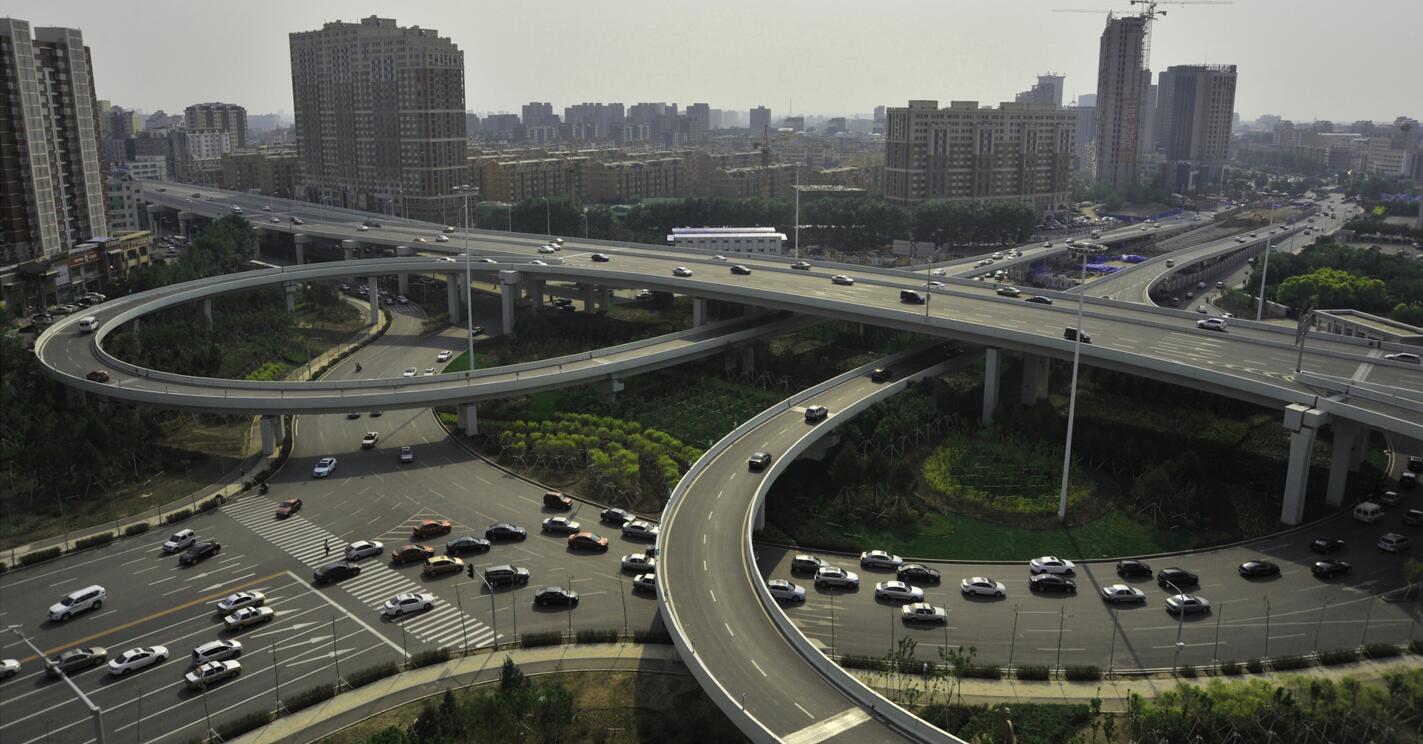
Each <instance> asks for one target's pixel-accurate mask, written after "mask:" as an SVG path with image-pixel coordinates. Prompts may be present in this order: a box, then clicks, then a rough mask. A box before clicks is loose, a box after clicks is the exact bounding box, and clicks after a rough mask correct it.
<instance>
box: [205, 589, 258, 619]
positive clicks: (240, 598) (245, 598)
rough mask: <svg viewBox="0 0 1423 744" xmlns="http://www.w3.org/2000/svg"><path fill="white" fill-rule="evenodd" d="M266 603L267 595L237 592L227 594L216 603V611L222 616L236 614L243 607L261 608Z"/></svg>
mask: <svg viewBox="0 0 1423 744" xmlns="http://www.w3.org/2000/svg"><path fill="white" fill-rule="evenodd" d="M266 603H267V595H265V594H263V593H261V592H237V593H235V594H229V595H227V596H226V597H224V598H223V600H222V601H221V602H218V603H217V611H218V612H221V613H222V614H224V615H228V614H231V613H233V612H236V611H238V610H240V609H242V608H243V607H261V606H262V605H264V604H266Z"/></svg>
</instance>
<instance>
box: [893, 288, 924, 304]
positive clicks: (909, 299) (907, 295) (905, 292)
mask: <svg viewBox="0 0 1423 744" xmlns="http://www.w3.org/2000/svg"><path fill="white" fill-rule="evenodd" d="M899 301H900V302H904V303H908V304H910V305H923V304H924V303H926V302H928V301H929V298H928V296H927V295H925V294H924V293H923V292H915V291H914V290H912V289H901V290H899Z"/></svg>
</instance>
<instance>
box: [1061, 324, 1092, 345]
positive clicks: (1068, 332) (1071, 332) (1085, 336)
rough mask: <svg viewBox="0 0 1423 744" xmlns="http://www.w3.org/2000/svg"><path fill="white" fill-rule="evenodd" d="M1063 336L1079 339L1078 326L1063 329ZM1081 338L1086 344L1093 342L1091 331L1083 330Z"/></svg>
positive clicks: (1074, 339) (1069, 338) (1071, 339)
mask: <svg viewBox="0 0 1423 744" xmlns="http://www.w3.org/2000/svg"><path fill="white" fill-rule="evenodd" d="M1062 337H1063V338H1065V339H1067V340H1068V341H1076V340H1078V334H1077V329H1076V328H1066V329H1063V331H1062ZM1081 340H1082V343H1084V344H1090V343H1092V334H1090V333H1088V332H1086V331H1083V332H1082V338H1081Z"/></svg>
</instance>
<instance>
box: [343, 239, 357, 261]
mask: <svg viewBox="0 0 1423 744" xmlns="http://www.w3.org/2000/svg"><path fill="white" fill-rule="evenodd" d="M360 250H361V241H359V240H343V241H341V254H342V256H343V257H344V258H345V259H346V260H347V261H354V260H356V258H357V257H358V256H360Z"/></svg>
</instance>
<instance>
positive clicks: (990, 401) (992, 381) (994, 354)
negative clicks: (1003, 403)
mask: <svg viewBox="0 0 1423 744" xmlns="http://www.w3.org/2000/svg"><path fill="white" fill-rule="evenodd" d="M1002 357H1003V351H1002V350H1001V349H995V348H993V347H992V346H990V347H988V348H987V349H985V350H984V355H983V423H985V424H991V423H993V414H994V413H996V412H997V410H998V378H999V375H1000V374H1001V373H1002Z"/></svg>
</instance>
